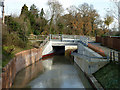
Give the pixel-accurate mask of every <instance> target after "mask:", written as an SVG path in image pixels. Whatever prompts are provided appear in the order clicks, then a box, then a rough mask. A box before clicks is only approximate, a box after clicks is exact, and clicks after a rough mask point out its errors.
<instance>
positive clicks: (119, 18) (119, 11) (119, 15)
mask: <svg viewBox="0 0 120 90" xmlns="http://www.w3.org/2000/svg"><path fill="white" fill-rule="evenodd" d="M118 23H119V26H118V30H119V31H120V1H119V2H118Z"/></svg>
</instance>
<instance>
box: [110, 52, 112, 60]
mask: <svg viewBox="0 0 120 90" xmlns="http://www.w3.org/2000/svg"><path fill="white" fill-rule="evenodd" d="M110 62H112V50H111V51H110Z"/></svg>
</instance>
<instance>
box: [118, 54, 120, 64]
mask: <svg viewBox="0 0 120 90" xmlns="http://www.w3.org/2000/svg"><path fill="white" fill-rule="evenodd" d="M118 63H119V64H120V52H118Z"/></svg>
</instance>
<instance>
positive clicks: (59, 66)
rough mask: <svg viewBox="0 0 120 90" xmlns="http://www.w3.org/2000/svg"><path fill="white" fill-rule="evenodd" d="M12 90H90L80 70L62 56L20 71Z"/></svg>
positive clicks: (56, 56)
mask: <svg viewBox="0 0 120 90" xmlns="http://www.w3.org/2000/svg"><path fill="white" fill-rule="evenodd" d="M12 88H92V87H91V85H90V83H89V82H88V80H87V79H86V77H85V76H84V74H83V72H82V71H81V69H80V68H79V67H78V66H77V65H76V64H72V63H71V62H70V60H69V59H67V58H66V56H64V55H55V56H52V57H49V58H46V59H42V60H40V61H38V62H36V63H35V64H33V65H31V66H29V67H27V68H25V69H23V70H22V71H20V72H19V73H18V74H17V76H16V78H15V81H14V83H13V86H12Z"/></svg>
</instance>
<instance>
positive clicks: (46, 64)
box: [42, 58, 53, 70]
mask: <svg viewBox="0 0 120 90" xmlns="http://www.w3.org/2000/svg"><path fill="white" fill-rule="evenodd" d="M52 59H53V58H49V59H47V60H43V61H42V65H43V66H44V68H45V69H47V70H51V69H52V64H53V60H52Z"/></svg>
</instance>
